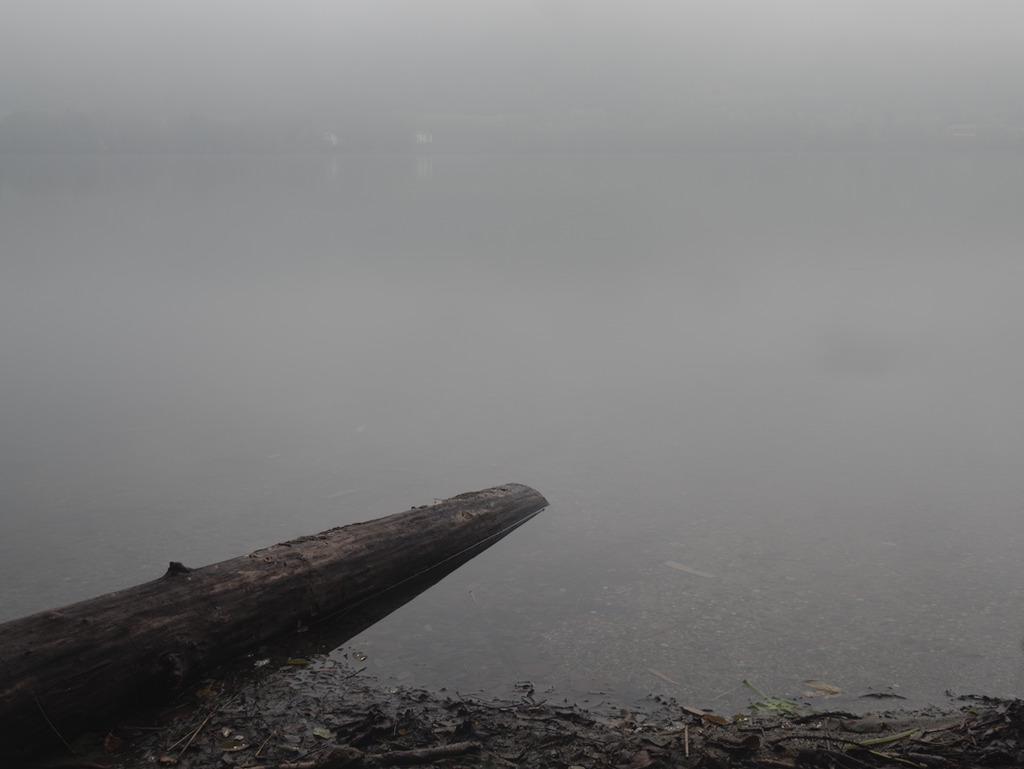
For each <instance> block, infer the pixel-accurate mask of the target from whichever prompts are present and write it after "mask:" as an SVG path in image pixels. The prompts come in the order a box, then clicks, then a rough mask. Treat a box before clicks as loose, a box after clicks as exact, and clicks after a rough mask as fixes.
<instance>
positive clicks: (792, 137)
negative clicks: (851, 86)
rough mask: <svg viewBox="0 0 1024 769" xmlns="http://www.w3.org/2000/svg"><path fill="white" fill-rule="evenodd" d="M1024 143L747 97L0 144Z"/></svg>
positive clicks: (653, 147) (980, 131) (331, 148)
mask: <svg viewBox="0 0 1024 769" xmlns="http://www.w3.org/2000/svg"><path fill="white" fill-rule="evenodd" d="M954 148H976V149H991V150H1021V149H1024V125H1016V124H1013V125H1008V124H1004V123H1001V122H999V121H995V120H989V121H986V120H984V119H978V120H975V121H971V120H969V119H968V120H965V121H961V122H951V121H949V120H943V119H941V118H938V117H932V116H920V117H910V118H908V117H887V118H882V117H879V116H877V115H871V114H847V115H842V116H830V117H824V116H798V115H789V114H785V113H776V114H771V113H768V114H765V113H763V112H758V111H756V110H754V111H751V110H750V109H739V108H732V109H720V110H717V111H707V110H698V111H695V112H694V113H693V114H687V115H678V114H677V115H660V116H659V115H652V114H613V113H608V112H602V111H583V110H567V111H558V112H548V113H542V114H509V115H466V114H420V115H380V114H378V115H357V116H348V117H344V118H338V119H335V120H328V121H325V120H312V119H302V118H275V119H226V118H218V117H210V116H204V115H188V116H183V117H176V118H161V119H154V118H143V117H119V118H110V117H100V116H96V115H92V114H89V113H85V112H70V111H68V112H59V113H52V112H42V111H22V112H10V113H7V114H6V115H4V116H3V117H2V118H0V153H9V154H61V153H73V154H245V153H250V154H286V153H326V152H338V153H401V152H412V151H416V152H434V153H551V152H558V153H570V152H588V153H628V152H652V153H657V152H686V151H716V150H745V151H799V150H809V151H814V150H869V149H870V150H880V149H936V150H938V149H954Z"/></svg>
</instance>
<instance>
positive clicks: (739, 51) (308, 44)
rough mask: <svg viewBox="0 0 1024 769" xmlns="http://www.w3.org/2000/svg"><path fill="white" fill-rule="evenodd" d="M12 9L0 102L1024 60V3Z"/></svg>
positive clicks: (973, 65)
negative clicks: (1022, 52) (1023, 39)
mask: <svg viewBox="0 0 1024 769" xmlns="http://www.w3.org/2000/svg"><path fill="white" fill-rule="evenodd" d="M3 16H4V22H3V28H2V29H0V113H2V112H6V111H9V110H12V109H25V108H44V109H101V110H109V111H113V112H128V113H131V112H146V113H161V112H165V113H177V112H188V111H201V112H202V111H219V112H223V113H226V114H232V113H234V114H245V113H247V112H251V111H254V110H255V111H260V112H274V111H275V110H276V111H285V112H295V111H299V112H307V113H318V112H319V113H329V112H330V111H331V110H332V109H336V108H338V105H344V107H345V108H351V109H359V108H362V107H370V108H380V109H388V110H404V111H411V112H415V111H453V112H516V111H531V110H543V109H552V108H569V109H574V108H580V109H619V108H624V109H631V108H635V107H636V106H637V105H642V106H644V107H648V108H650V107H667V108H671V102H672V101H673V100H676V99H678V100H680V101H685V99H686V98H687V97H688V96H689V95H691V94H693V93H698V92H705V91H707V90H709V89H710V90H714V89H716V88H724V89H735V88H751V89H762V88H763V89H767V90H768V91H769V92H771V93H774V92H781V93H795V94H798V95H799V94H804V93H809V94H810V95H811V96H810V97H811V98H813V97H814V93H815V92H816V91H817V90H823V91H829V90H831V91H833V92H834V91H835V89H844V88H847V87H851V88H853V89H854V91H857V90H858V89H861V90H863V89H867V90H871V89H874V88H878V87H881V88H883V89H884V88H886V87H890V88H893V89H894V90H896V91H898V90H899V88H900V87H903V88H911V89H923V90H925V91H927V90H928V89H936V88H937V89H943V88H951V89H953V90H954V91H958V92H960V91H967V92H970V91H971V89H972V87H974V85H973V84H972V82H971V81H978V82H977V83H976V86H977V89H978V91H979V92H981V93H982V94H983V95H984V96H985V98H991V99H993V100H996V101H999V100H1000V99H1004V98H1005V99H1011V98H1016V96H1017V95H1019V92H1018V91H1016V90H1015V88H1014V83H1015V81H1016V80H1018V79H1019V77H1018V73H1019V72H1021V71H1024V54H1021V53H1020V51H1021V50H1024V45H1021V43H1022V42H1024V41H1022V40H1021V38H1022V37H1024V32H1022V30H1024V3H1021V2H1019V0H772V1H770V2H768V1H766V0H717V1H715V2H711V1H706V2H705V1H700V2H690V1H687V0H674V1H673V0H648V1H643V0H641V1H640V2H625V1H622V0H617V1H615V2H611V1H609V0H555V1H550V0H547V1H545V0H532V1H531V0H514V1H512V0H495V1H493V2H490V1H488V0H334V1H333V2H329V1H327V0H292V1H291V2H287V3H286V2H270V1H269V0H202V1H199V0H8V2H7V3H5V9H4V14H3ZM833 77H834V78H836V80H835V82H834V83H831V82H822V79H823V78H824V79H826V80H829V79H831V78H833ZM1004 88H1005V89H1009V90H1008V91H1007V92H1006V93H1003V89H1004ZM808 89H809V90H808Z"/></svg>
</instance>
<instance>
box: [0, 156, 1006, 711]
mask: <svg viewBox="0 0 1024 769" xmlns="http://www.w3.org/2000/svg"><path fill="white" fill-rule="evenodd" d="M1022 200H1024V157H1021V156H1019V155H1014V154H998V155H997V154H992V155H984V154H963V155H931V154H921V155H907V154H895V153H894V154H887V155H858V154H850V155H770V156H758V155H706V156H673V157H655V156H641V157H596V156H580V157H514V158H513V157H433V158H428V157H374V158H360V157H353V158H348V157H339V158H329V157H310V158H279V157H275V158H233V157H232V158H70V157H69V158H0V258H2V262H0V270H2V281H0V619H10V618H13V617H16V616H20V615H23V614H26V613H29V612H33V611H37V610H41V609H46V608H52V607H55V606H57V605H60V604H63V603H67V602H71V601H75V600H79V599H82V598H86V597H90V596H93V595H97V594H99V593H103V592H106V591H109V590H113V589H116V588H119V587H124V586H128V585H132V584H135V583H138V582H142V581H146V580H149V579H152V578H155V577H157V576H159V575H160V574H162V573H163V571H164V569H165V568H166V565H167V562H168V561H170V560H180V561H183V562H185V563H186V564H188V565H191V566H199V565H203V564H206V563H211V562H214V561H217V560H221V559H224V558H228V557H232V556H235V555H240V554H243V553H246V552H249V551H251V550H253V549H256V548H258V547H262V546H265V545H269V544H272V543H275V542H278V541H282V540H284V539H288V538H291V537H295V536H298V535H303V534H309V533H313V532H316V531H320V530H322V529H326V528H329V527H331V526H336V525H339V524H344V523H349V522H352V521H356V520H363V519H368V518H373V517H377V516H380V515H385V514H389V513H392V512H398V511H400V510H404V509H407V508H408V507H410V506H411V505H420V504H425V503H427V502H430V501H431V500H433V499H434V498H443V497H449V496H452V495H454V494H457V493H460V492H463V491H469V490H474V489H480V488H484V487H487V486H492V485H496V484H500V483H505V482H521V483H526V484H528V485H531V486H533V487H535V488H536V489H538V490H539V491H540V492H541V493H543V494H544V495H545V496H546V497H547V498H548V499H549V500H550V501H551V507H550V508H549V509H548V510H547V511H545V512H544V513H542V514H541V515H540V516H539V517H537V518H536V519H534V520H533V521H531V522H530V523H529V524H527V525H526V526H524V527H523V528H522V529H520V530H518V531H517V532H515V533H514V534H512V535H511V536H510V537H509V538H507V539H506V540H504V541H502V542H501V543H499V544H498V545H496V546H495V547H493V548H491V549H490V550H488V551H486V552H485V553H483V554H482V555H480V556H478V557H477V558H476V560H474V561H473V562H472V563H470V564H468V565H467V566H465V567H463V568H462V569H461V570H459V571H458V572H456V573H455V574H453V575H451V576H450V577H448V578H447V579H446V580H445V581H444V582H442V583H441V584H440V585H438V586H436V587H435V588H433V589H432V590H430V591H429V592H427V593H425V594H424V595H422V596H420V597H419V598H418V599H416V600H415V601H413V602H412V603H410V604H409V605H407V606H406V607H404V608H403V609H401V610H400V611H398V612H397V613H395V614H393V615H392V616H390V617H389V618H387V619H386V620H384V621H382V622H381V623H379V624H378V625H377V626H375V627H373V628H371V629H370V630H368V631H366V632H365V633H364V634H363V635H361V636H359V637H357V638H355V639H353V640H352V641H351V642H350V643H349V644H348V645H347V646H346V647H345V649H343V650H342V652H345V651H351V650H358V651H360V652H362V653H363V654H366V655H367V660H366V662H365V663H364V664H366V665H368V666H369V670H370V671H371V672H375V673H377V674H379V675H380V676H382V677H383V678H384V679H385V680H396V681H401V682H404V683H409V684H416V685H427V686H438V687H440V686H447V687H448V688H449V691H451V690H458V691H461V692H481V693H484V694H487V695H491V694H494V695H508V694H510V693H511V692H512V690H513V687H514V686H515V684H516V683H517V682H521V681H530V682H531V683H532V684H533V685H534V687H535V688H536V690H537V691H538V692H540V693H546V694H545V696H551V697H563V696H564V697H571V698H582V699H589V700H591V701H596V700H601V699H605V700H608V701H618V702H622V703H626V704H628V703H630V702H632V701H634V700H636V699H637V698H639V697H642V696H644V695H645V694H648V693H653V694H663V695H668V696H673V697H675V698H677V699H678V700H680V701H681V702H684V703H686V704H689V705H692V706H695V707H713V708H715V709H716V710H717V711H719V712H733V711H734V710H735V709H738V708H741V707H743V706H744V705H745V704H746V703H748V702H750V700H751V699H752V693H751V692H750V691H749V690H747V689H745V688H744V687H743V685H742V681H743V680H744V679H747V680H749V681H751V683H754V684H755V685H756V686H757V687H758V688H759V689H761V690H762V691H764V692H766V693H768V694H770V695H776V696H785V697H800V696H801V693H802V692H803V691H805V690H807V688H808V687H807V686H806V685H805V684H804V683H803V681H804V680H806V679H816V680H821V681H825V682H828V683H830V684H833V685H835V686H838V687H840V688H841V689H842V690H843V692H844V694H843V696H842V697H840V698H839V699H838V700H835V701H832V702H829V704H828V705H827V707H832V706H833V705H835V704H836V703H839V702H841V703H842V705H843V706H844V707H854V708H857V707H859V708H861V709H872V708H877V707H885V706H890V705H893V704H899V705H913V706H918V705H923V704H927V703H943V702H945V701H946V699H945V698H946V691H947V690H951V691H952V692H953V693H955V694H966V693H984V694H991V695H1000V696H1004V695H1021V694H1024V691H1022V690H1024V651H1022V647H1021V637H1022V635H1024V604H1022V598H1024V588H1022V586H1021V584H1022V580H1021V569H1020V553H1021V552H1022V550H1024V526H1022V525H1021V519H1022V517H1024V472H1022V470H1024V404H1022V399H1024V356H1022V352H1021V351H1022V350H1024V301H1022V298H1021V295H1022V288H1024V258H1022V250H1021V247H1022V245H1024V217H1022V216H1021V201H1022ZM679 567H683V568H682V569H681V568H679ZM872 692H873V693H895V694H900V695H901V696H903V697H906V698H907V699H906V700H901V701H889V700H871V699H860V696H861V695H864V694H868V693H872ZM537 696H538V698H539V697H540V694H538V695H537ZM819 706H821V705H819Z"/></svg>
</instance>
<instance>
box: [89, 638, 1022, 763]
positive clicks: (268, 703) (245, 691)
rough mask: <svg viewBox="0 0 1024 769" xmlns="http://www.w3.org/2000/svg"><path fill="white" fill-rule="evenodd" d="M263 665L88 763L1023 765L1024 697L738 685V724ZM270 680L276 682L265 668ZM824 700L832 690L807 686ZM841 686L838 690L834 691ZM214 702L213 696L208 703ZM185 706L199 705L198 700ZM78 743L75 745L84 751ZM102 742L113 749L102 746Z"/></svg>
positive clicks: (527, 689) (645, 708)
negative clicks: (916, 696) (889, 704)
mask: <svg viewBox="0 0 1024 769" xmlns="http://www.w3.org/2000/svg"><path fill="white" fill-rule="evenodd" d="M309 661H310V663H311V664H308V665H302V666H295V665H288V664H287V658H282V659H280V660H278V661H277V664H276V665H266V666H264V667H263V668H261V669H260V671H259V675H257V676H250V677H249V678H248V679H246V680H244V681H237V680H234V681H223V682H214V683H211V682H204V683H203V684H202V685H201V686H200V687H196V689H195V690H194V691H193V692H192V695H194V694H196V693H197V692H198V691H199V690H200V689H201V690H203V691H204V692H205V693H206V694H205V696H204V698H203V699H201V700H200V699H197V698H188V699H186V700H183V701H182V702H179V703H177V706H176V708H175V709H174V710H172V711H168V712H166V713H164V714H163V715H162V716H161V717H160V718H159V719H157V720H155V721H148V722H140V721H139V720H138V719H136V720H133V721H132V722H131V723H126V724H124V725H121V726H117V727H114V728H113V729H111V730H110V733H109V734H108V735H107V736H106V739H105V740H101V741H99V742H97V743H96V746H95V748H94V753H93V754H92V755H90V754H88V753H87V752H83V753H82V754H81V755H80V756H78V757H77V760H78V762H79V765H92V766H103V767H109V768H110V769H135V767H141V766H153V765H160V766H166V767H179V768H180V769H200V767H202V768H204V769H205V767H222V768H224V769H230V767H237V768H238V769H271V767H276V769H344V768H346V767H351V768H352V769H360V768H361V767H367V768H369V767H384V766H416V765H419V766H436V767H449V768H450V769H457V768H458V767H462V768H464V769H475V768H479V769H493V768H496V767H523V768H529V767H538V768H539V767H556V768H557V769H569V768H570V767H573V768H576V769H579V768H581V767H582V768H584V769H660V768H663V769H669V767H697V768H699V769H753V768H754V767H757V768H758V769H763V768H765V767H789V768H790V769H820V768H823V767H839V768H840V769H847V768H856V769H863V768H864V767H887V766H915V767H939V766H941V767H946V768H947V769H960V768H962V767H969V766H979V765H984V766H987V767H1009V766H1019V765H1020V764H1021V763H1024V744H1022V743H1021V740H1022V739H1024V703H1022V702H1021V701H1018V700H1013V701H1001V700H990V699H985V698H980V699H974V700H970V699H967V698H964V699H965V701H966V702H967V703H968V704H965V705H963V706H962V707H961V708H960V709H959V710H947V711H939V710H934V711H927V712H916V713H915V712H906V711H883V712H880V713H875V714H871V715H863V714H862V715H858V714H853V713H847V712H842V711H825V712H822V711H817V710H814V709H812V708H811V707H809V706H807V705H801V704H799V703H797V702H795V701H793V700H788V699H785V698H782V697H776V696H771V695H767V694H765V693H763V692H761V691H759V690H758V689H756V688H755V687H754V686H753V685H752V684H750V683H749V682H746V681H744V684H746V686H747V687H748V688H749V689H750V690H751V691H753V692H754V693H755V694H756V695H757V697H758V699H757V700H756V701H755V702H753V703H751V705H750V707H749V709H748V710H749V712H746V713H741V714H737V715H735V716H732V717H731V718H727V717H725V716H723V715H719V714H715V713H714V712H712V711H711V710H702V709H698V708H693V707H689V706H684V705H681V704H680V703H678V702H677V701H676V700H675V699H672V698H666V697H662V696H654V697H649V698H647V700H646V701H645V702H643V703H641V704H638V705H637V706H635V707H633V708H630V709H626V708H621V707H616V706H615V705H614V703H610V702H605V701H602V702H601V703H599V704H597V705H592V706H591V707H590V708H584V707H581V706H580V705H578V704H576V703H573V702H570V701H568V700H561V701H551V700H549V699H545V698H543V696H541V697H540V698H538V694H537V691H536V690H535V689H534V687H533V686H532V685H531V684H530V683H529V682H528V681H520V682H517V683H516V684H515V686H514V687H513V688H512V689H511V691H510V693H509V696H507V697H504V698H500V697H493V696H487V697H484V696H480V695H474V694H470V693H465V692H458V691H448V690H444V689H442V690H439V691H428V690H426V689H422V688H415V687H401V686H394V685H392V684H391V683H390V682H388V683H382V682H381V681H379V680H377V679H376V678H374V677H371V676H367V675H365V674H363V673H362V671H360V670H354V669H352V668H350V667H348V666H347V665H346V664H333V665H328V664H322V663H324V662H326V658H320V657H317V656H315V655H314V656H311V657H310V658H309ZM268 670H270V672H269V673H268V672H267V671H268ZM804 683H805V685H807V686H813V687H814V688H815V689H822V690H827V689H828V688H829V687H828V685H825V686H824V687H823V686H820V684H822V683H823V682H820V681H816V680H813V679H812V680H810V681H806V682H804ZM832 688H837V687H832ZM210 692H215V693H216V694H215V696H214V697H213V698H212V701H211V699H210V698H209V693H210ZM190 697H191V695H190ZM78 744H82V743H78ZM104 745H105V749H104Z"/></svg>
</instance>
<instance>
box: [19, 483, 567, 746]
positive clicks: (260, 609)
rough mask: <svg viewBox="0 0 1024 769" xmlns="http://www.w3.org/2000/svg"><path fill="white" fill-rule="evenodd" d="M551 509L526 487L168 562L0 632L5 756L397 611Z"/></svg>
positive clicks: (463, 496)
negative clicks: (226, 554) (258, 654)
mask: <svg viewBox="0 0 1024 769" xmlns="http://www.w3.org/2000/svg"><path fill="white" fill-rule="evenodd" d="M546 506H547V501H546V500H545V499H544V497H542V496H541V495H540V494H539V493H537V492H536V491H534V490H533V489H531V488H529V487H527V486H522V485H520V484H508V485H505V486H498V487H495V488H492V489H485V490H483V491H476V492H470V493H467V494H461V495H459V496H457V497H453V498H451V499H447V500H444V501H442V502H438V503H436V504H433V505H428V506H425V507H419V508H416V507H414V508H412V509H411V510H408V511H406V512H404V513H397V514H395V515H391V516H388V517H386V518H380V519H377V520H373V521H368V522H365V523H356V524H352V525H349V526H342V527H340V528H336V529H330V530H329V531H325V532H323V533H321V534H316V535H313V536H308V537H302V538H300V539H296V540H293V541H291V542H284V543H282V544H279V545H274V546H272V547H268V548H266V549H263V550H257V551H256V552H254V553H250V554H249V555H245V556H241V557H239V558H233V559H231V560H228V561H222V562H221V563H216V564H213V565H211V566H205V567H203V568H199V569H189V568H186V567H185V566H182V565H181V564H180V563H172V564H171V566H170V568H169V569H168V570H167V573H166V574H164V576H162V577H161V578H159V579H157V580H154V581H152V582H148V583H146V584H143V585H139V586H137V587H133V588H129V589H127V590H120V591H117V592H114V593H108V594H107V595H103V596H100V597H98V598H92V599H90V600H87V601H82V602H80V603H76V604H71V605H69V606H65V607H62V608H60V609H57V610H54V611H46V612H40V613H38V614H33V615H31V616H28V617H24V618H22V619H17V620H13V621H11V622H7V623H4V624H0V752H10V751H11V750H12V749H13V750H34V749H36V748H38V747H39V746H40V745H41V744H42V743H45V742H52V741H53V740H55V739H57V736H58V733H59V734H62V735H63V734H67V733H71V732H73V731H74V730H76V729H78V728H82V727H84V726H87V725H90V724H95V723H96V722H97V719H98V718H102V717H106V716H108V715H112V714H114V713H116V712H117V711H119V710H124V709H125V708H127V707H139V705H140V704H141V703H153V702H154V701H159V700H160V699H161V698H163V697H166V696H167V695H168V694H170V693H172V692H174V691H175V690H177V689H179V688H180V687H181V686H182V685H183V684H186V683H188V682H191V681H193V680H195V679H196V678H197V677H198V676H199V675H200V674H201V673H202V672H204V671H206V670H209V669H210V668H211V667H213V666H215V665H218V664H221V663H223V662H226V661H229V660H232V659H234V658H237V657H239V656H240V655H243V654H245V653H246V652H247V651H249V650H251V649H254V648H255V647H257V646H258V645H260V644H262V643H265V642H267V641H269V640H271V639H274V638H276V637H280V636H282V635H284V634H287V633H289V632H295V631H297V630H303V629H305V628H307V627H309V626H311V625H315V624H316V623H317V622H319V621H321V620H323V619H324V618H329V617H334V616H337V615H339V614H343V613H345V612H349V611H353V610H357V613H358V611H359V610H365V608H366V606H367V605H372V604H373V603H374V602H375V601H376V599H377V598H378V597H386V596H387V595H388V594H391V596H392V604H391V606H389V608H394V606H395V603H394V601H393V596H394V594H395V593H396V592H398V593H400V592H401V588H402V586H403V585H409V584H412V583H415V582H417V580H419V581H422V580H423V577H424V575H433V576H432V578H430V579H429V581H431V582H432V581H436V580H437V579H439V578H440V576H443V574H445V573H447V571H450V570H451V569H454V568H455V567H456V566H458V565H459V564H461V563H464V562H465V561H467V560H468V559H469V558H471V557H472V556H473V555H475V554H476V553H478V552H480V551H481V550H483V549H485V548H486V547H488V546H490V545H491V544H493V543H494V542H496V541H497V540H499V539H501V538H502V537H503V536H505V535H506V534H508V533H509V532H510V531H512V530H513V529H515V528H516V527H518V526H520V525H521V524H523V523H525V522H526V521H527V520H529V519H530V518H532V517H533V516H534V515H536V514H537V513H538V512H540V511H541V510H542V509H544V508H545V507H546ZM396 587H397V588H398V590H397V591H396V589H395V588H396ZM405 600H408V597H406V598H405ZM400 602H401V601H399V603H400ZM382 603H386V601H382ZM363 613H364V614H365V611H364V612H363ZM364 624H365V623H364Z"/></svg>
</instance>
